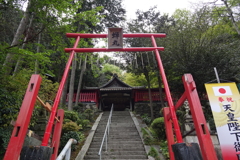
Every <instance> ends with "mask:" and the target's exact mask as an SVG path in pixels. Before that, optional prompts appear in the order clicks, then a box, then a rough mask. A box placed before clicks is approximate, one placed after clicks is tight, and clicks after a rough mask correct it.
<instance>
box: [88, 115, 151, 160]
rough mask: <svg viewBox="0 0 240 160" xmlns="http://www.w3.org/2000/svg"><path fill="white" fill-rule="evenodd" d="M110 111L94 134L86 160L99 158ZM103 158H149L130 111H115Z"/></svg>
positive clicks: (122, 159) (118, 159) (105, 159)
mask: <svg viewBox="0 0 240 160" xmlns="http://www.w3.org/2000/svg"><path fill="white" fill-rule="evenodd" d="M108 116H109V112H104V114H103V115H102V118H101V120H100V122H99V124H98V127H97V130H96V132H95V134H94V137H93V140H92V143H91V145H90V147H89V149H88V151H87V153H86V155H85V156H84V160H94V159H99V158H100V157H99V156H98V151H99V148H100V145H101V142H102V138H103V134H104V131H105V128H106V124H107V120H108ZM102 159H103V160H130V159H131V160H134V159H138V160H147V159H148V156H147V154H146V151H145V149H144V145H143V143H142V140H141V138H140V136H139V133H138V131H137V129H136V126H135V124H134V122H133V120H132V117H131V115H130V113H129V111H113V114H112V123H111V125H110V134H109V137H108V150H107V152H106V151H105V143H104V146H103V150H102Z"/></svg>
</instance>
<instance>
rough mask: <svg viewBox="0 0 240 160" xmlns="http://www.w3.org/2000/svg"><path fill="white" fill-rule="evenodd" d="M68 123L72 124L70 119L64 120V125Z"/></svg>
mask: <svg viewBox="0 0 240 160" xmlns="http://www.w3.org/2000/svg"><path fill="white" fill-rule="evenodd" d="M68 122H72V121H71V120H70V119H65V118H64V119H63V123H64V124H65V123H68Z"/></svg>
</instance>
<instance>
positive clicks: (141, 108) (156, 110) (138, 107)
mask: <svg viewBox="0 0 240 160" xmlns="http://www.w3.org/2000/svg"><path fill="white" fill-rule="evenodd" d="M161 108H162V107H161V104H160V103H153V116H154V118H157V117H160V116H162V115H161V113H160V110H161ZM134 111H135V112H136V114H139V115H141V116H142V115H145V114H147V115H148V116H149V117H151V110H150V104H149V103H135V104H134Z"/></svg>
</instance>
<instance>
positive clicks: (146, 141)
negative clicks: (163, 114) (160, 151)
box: [141, 128, 154, 145]
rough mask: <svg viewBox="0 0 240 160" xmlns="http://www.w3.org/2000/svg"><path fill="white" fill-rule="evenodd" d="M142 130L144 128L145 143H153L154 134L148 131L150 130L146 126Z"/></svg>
mask: <svg viewBox="0 0 240 160" xmlns="http://www.w3.org/2000/svg"><path fill="white" fill-rule="evenodd" d="M141 130H142V133H143V141H144V144H146V145H151V144H152V142H153V141H154V140H153V138H152V136H151V135H150V134H149V133H148V131H147V130H146V129H145V128H142V129H141Z"/></svg>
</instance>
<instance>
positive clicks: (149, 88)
mask: <svg viewBox="0 0 240 160" xmlns="http://www.w3.org/2000/svg"><path fill="white" fill-rule="evenodd" d="M144 75H145V78H146V80H147V85H148V97H149V101H150V104H149V107H150V111H151V119H152V120H153V119H154V115H153V103H152V92H151V86H150V78H149V75H148V72H144Z"/></svg>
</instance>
